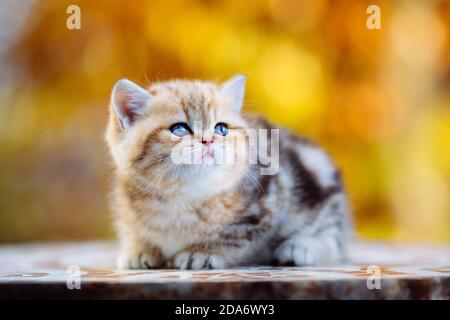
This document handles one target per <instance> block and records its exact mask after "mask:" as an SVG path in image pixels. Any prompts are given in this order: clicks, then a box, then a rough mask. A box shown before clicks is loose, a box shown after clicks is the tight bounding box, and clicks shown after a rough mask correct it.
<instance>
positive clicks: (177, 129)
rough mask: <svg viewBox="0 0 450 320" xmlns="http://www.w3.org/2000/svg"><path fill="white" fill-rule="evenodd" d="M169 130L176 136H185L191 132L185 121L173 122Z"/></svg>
mask: <svg viewBox="0 0 450 320" xmlns="http://www.w3.org/2000/svg"><path fill="white" fill-rule="evenodd" d="M169 130H170V132H172V134H174V135H176V136H178V137H183V136H187V135H188V134H190V133H191V129H189V126H188V125H187V124H186V123H175V124H174V125H172V126H171V127H170V129H169Z"/></svg>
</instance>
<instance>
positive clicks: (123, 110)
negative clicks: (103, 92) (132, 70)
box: [111, 79, 151, 129]
mask: <svg viewBox="0 0 450 320" xmlns="http://www.w3.org/2000/svg"><path fill="white" fill-rule="evenodd" d="M150 98H151V97H150V94H149V93H148V92H147V91H145V90H144V89H143V88H141V87H140V86H138V85H137V84H135V83H134V82H131V81H130V80H127V79H121V80H119V81H117V82H116V84H115V85H114V88H113V91H112V96H111V104H112V106H113V108H114V111H115V113H116V115H117V119H118V120H119V123H120V126H121V127H122V128H123V129H128V128H129V127H131V125H132V124H133V122H134V121H135V120H136V119H137V118H138V117H139V116H140V115H141V114H142V112H143V110H144V109H145V107H147V105H148V103H149V102H150Z"/></svg>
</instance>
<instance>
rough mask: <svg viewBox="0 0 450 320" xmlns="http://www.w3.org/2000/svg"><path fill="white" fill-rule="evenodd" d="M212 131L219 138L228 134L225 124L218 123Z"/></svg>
mask: <svg viewBox="0 0 450 320" xmlns="http://www.w3.org/2000/svg"><path fill="white" fill-rule="evenodd" d="M214 131H215V132H216V133H217V134H220V135H221V136H226V135H227V134H228V127H227V125H226V124H225V123H218V124H216V126H215V127H214Z"/></svg>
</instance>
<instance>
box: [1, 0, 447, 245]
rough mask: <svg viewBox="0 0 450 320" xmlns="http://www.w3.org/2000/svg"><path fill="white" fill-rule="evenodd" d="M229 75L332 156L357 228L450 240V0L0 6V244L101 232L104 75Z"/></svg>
mask: <svg viewBox="0 0 450 320" xmlns="http://www.w3.org/2000/svg"><path fill="white" fill-rule="evenodd" d="M71 4H76V5H78V6H79V7H80V8H81V29H80V30H68V29H67V27H66V19H67V18H68V16H69V14H67V13H66V9H67V7H68V6H69V5H71ZM369 4H376V5H378V6H379V7H380V8H381V27H382V29H381V30H369V29H368V28H367V26H366V20H367V18H368V17H369V14H368V13H366V9H367V7H368V5H369ZM234 73H245V74H247V75H248V88H247V94H246V106H245V108H246V109H247V110H252V111H257V112H260V113H262V114H263V115H265V116H267V117H268V118H269V119H270V120H271V121H273V122H275V123H277V124H279V125H282V126H285V127H289V128H292V129H293V130H295V131H296V132H298V133H300V134H304V135H308V136H310V137H312V138H313V139H315V140H317V141H318V142H320V143H321V144H322V145H323V146H324V147H325V148H326V149H327V150H328V151H329V152H330V153H331V154H332V155H333V157H334V158H335V160H336V162H337V163H338V164H339V165H340V166H341V167H342V171H343V174H344V180H345V183H346V186H347V189H348V190H349V193H350V195H351V203H352V207H353V212H354V222H355V226H356V229H357V234H358V235H359V236H361V237H363V238H368V239H377V240H389V241H398V242H432V243H444V244H449V243H450V1H406V0H405V1H400V0H399V1H378V0H373V1H370V2H366V1H361V0H355V1H349V0H345V1H331V0H315V1H299V0H246V1H243V0H229V1H212V0H203V1H199V0H173V1H165V0H160V1H136V0H127V1H119V0H108V1H106V0H102V1H75V0H73V1H64V0H47V1H32V0H2V1H1V2H0V242H2V243H7V242H21V241H44V240H55V241H56V240H79V239H110V238H113V237H114V231H113V229H112V226H111V221H110V220H111V219H110V213H109V208H108V201H107V200H108V192H109V186H110V178H111V177H110V159H109V155H108V152H107V149H106V146H105V143H104V140H103V134H104V130H105V126H106V121H107V105H108V100H109V95H110V91H111V89H112V86H113V85H114V83H115V81H116V80H118V79H119V78H122V77H127V78H129V79H131V80H133V81H136V82H138V83H140V84H141V85H145V84H148V83H150V82H151V81H154V80H166V79H171V78H202V79H213V80H218V81H222V80H225V79H227V78H228V77H230V76H231V75H233V74H234Z"/></svg>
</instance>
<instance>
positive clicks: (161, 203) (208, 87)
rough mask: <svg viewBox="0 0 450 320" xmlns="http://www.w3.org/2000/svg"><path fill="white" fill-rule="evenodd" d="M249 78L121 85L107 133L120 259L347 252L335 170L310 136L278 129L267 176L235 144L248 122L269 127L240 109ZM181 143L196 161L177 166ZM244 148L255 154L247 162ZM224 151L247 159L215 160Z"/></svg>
mask: <svg viewBox="0 0 450 320" xmlns="http://www.w3.org/2000/svg"><path fill="white" fill-rule="evenodd" d="M245 81H246V78H245V77H244V76H235V77H233V78H231V79H230V80H228V81H227V82H225V83H223V84H216V83H213V82H204V81H186V80H175V81H169V82H160V83H154V84H153V85H151V86H150V87H149V88H148V89H147V90H145V89H143V88H141V87H139V86H138V85H136V84H134V83H133V82H131V81H128V80H125V79H123V80H119V81H118V82H117V83H116V85H115V87H114V89H113V92H112V98H111V105H110V120H109V125H108V129H107V134H106V139H107V142H108V145H109V147H110V151H111V154H112V157H113V160H114V167H115V178H116V179H115V189H114V194H113V199H114V203H113V209H114V212H115V222H116V227H117V230H118V234H119V238H120V253H119V258H118V267H119V268H125V269H140V268H159V267H175V268H180V269H218V268H226V267H232V266H239V265H254V264H283V265H297V266H304V265H326V264H334V263H339V262H341V261H342V260H343V259H344V257H345V248H346V242H347V239H348V236H349V234H350V231H351V227H350V225H351V224H350V221H349V210H348V208H347V202H346V196H345V193H344V191H343V188H342V184H341V180H340V176H339V172H338V170H337V169H336V168H335V166H334V165H333V164H332V162H331V160H330V158H329V157H328V156H327V155H326V154H325V153H324V152H323V151H322V150H321V149H320V148H319V147H318V146H316V145H315V144H314V143H312V142H309V141H308V140H306V139H300V138H297V137H295V136H294V135H292V134H291V133H289V132H288V131H284V130H280V131H279V141H277V143H278V142H279V145H278V144H277V146H276V147H278V151H279V164H278V165H279V168H277V169H278V170H277V172H274V174H273V173H269V174H267V173H265V174H263V172H262V171H261V169H262V168H263V167H264V166H265V165H264V164H262V163H261V161H259V160H260V159H261V152H260V150H259V149H258V148H255V147H249V148H242V146H243V144H246V143H247V142H248V140H247V138H248V137H246V130H247V129H249V128H253V129H274V128H273V127H272V126H271V125H270V124H268V123H267V122H266V121H265V120H263V119H260V118H257V117H250V116H244V115H241V108H242V104H243V98H244V88H245ZM271 132H276V130H271ZM236 141H238V142H236ZM236 143H237V144H238V145H237V147H236ZM179 146H182V150H183V153H184V155H185V156H186V155H187V156H188V158H189V157H190V158H191V159H194V160H195V159H196V160H199V159H200V160H202V161H199V162H194V163H193V164H186V163H175V162H174V157H173V150H174V149H176V148H177V147H179ZM247 149H250V150H248V151H247V152H246V151H243V150H247ZM265 151H267V150H265ZM249 154H257V156H258V161H257V162H256V163H250V162H249V161H245V159H247V158H248V155H249ZM224 156H225V158H230V157H231V158H234V159H235V160H236V159H240V160H244V161H234V162H231V163H229V162H227V163H225V162H217V161H214V160H215V158H219V157H224ZM274 159H275V158H274Z"/></svg>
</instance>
